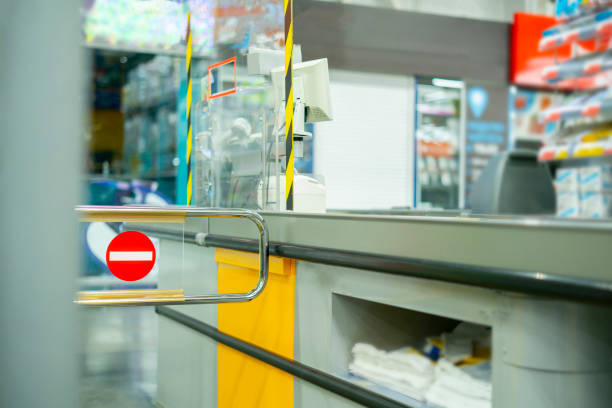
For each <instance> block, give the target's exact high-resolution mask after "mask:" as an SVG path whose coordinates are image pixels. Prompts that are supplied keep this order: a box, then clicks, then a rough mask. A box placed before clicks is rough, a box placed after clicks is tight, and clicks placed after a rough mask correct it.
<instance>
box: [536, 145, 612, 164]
mask: <svg viewBox="0 0 612 408" xmlns="http://www.w3.org/2000/svg"><path fill="white" fill-rule="evenodd" d="M593 157H602V158H603V157H605V158H606V160H607V159H612V140H604V141H598V142H589V143H569V144H564V145H557V146H545V147H543V148H542V149H540V152H539V153H538V160H539V161H545V162H548V161H565V160H574V159H584V158H593Z"/></svg>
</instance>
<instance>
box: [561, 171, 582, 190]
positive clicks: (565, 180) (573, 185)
mask: <svg viewBox="0 0 612 408" xmlns="http://www.w3.org/2000/svg"><path fill="white" fill-rule="evenodd" d="M579 184H580V171H579V169H574V168H565V169H559V170H557V174H556V177H555V185H556V187H557V191H574V192H575V191H578V185H579Z"/></svg>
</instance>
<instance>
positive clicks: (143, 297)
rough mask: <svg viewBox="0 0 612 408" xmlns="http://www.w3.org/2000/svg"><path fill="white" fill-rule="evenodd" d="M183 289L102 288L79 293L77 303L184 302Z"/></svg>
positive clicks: (91, 304)
mask: <svg viewBox="0 0 612 408" xmlns="http://www.w3.org/2000/svg"><path fill="white" fill-rule="evenodd" d="M184 300H185V292H184V291H183V289H146V290H102V291H83V292H78V293H77V300H76V303H78V304H79V305H84V306H88V305H89V306H105V305H108V306H115V305H117V304H126V305H127V304H138V303H147V302H158V303H163V302H182V301H184Z"/></svg>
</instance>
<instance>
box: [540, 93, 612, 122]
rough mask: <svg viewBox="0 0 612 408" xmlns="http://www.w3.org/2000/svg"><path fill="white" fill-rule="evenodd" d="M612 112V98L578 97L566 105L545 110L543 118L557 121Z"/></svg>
mask: <svg viewBox="0 0 612 408" xmlns="http://www.w3.org/2000/svg"><path fill="white" fill-rule="evenodd" d="M611 96H612V95H611ZM610 114H612V98H610V99H603V100H594V101H592V102H590V98H578V99H574V100H572V101H571V102H570V103H568V104H566V105H561V106H556V107H553V108H550V109H547V110H545V111H544V112H543V113H542V115H541V120H542V121H544V122H555V121H558V120H567V119H575V118H581V117H582V118H588V117H596V116H599V115H610Z"/></svg>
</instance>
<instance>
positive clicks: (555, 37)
mask: <svg viewBox="0 0 612 408" xmlns="http://www.w3.org/2000/svg"><path fill="white" fill-rule="evenodd" d="M610 35H612V11H611V10H604V11H601V12H599V13H595V14H592V15H588V16H585V17H582V18H578V19H576V20H572V21H571V22H569V23H568V24H560V25H558V26H555V27H553V28H551V29H549V30H546V31H545V32H544V33H543V37H542V38H541V39H540V43H539V45H538V48H539V50H540V51H549V50H553V49H555V48H556V47H560V46H562V45H566V44H571V43H574V42H576V41H586V40H590V39H593V38H596V37H606V36H610Z"/></svg>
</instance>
